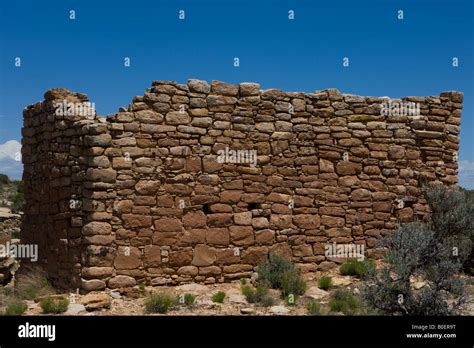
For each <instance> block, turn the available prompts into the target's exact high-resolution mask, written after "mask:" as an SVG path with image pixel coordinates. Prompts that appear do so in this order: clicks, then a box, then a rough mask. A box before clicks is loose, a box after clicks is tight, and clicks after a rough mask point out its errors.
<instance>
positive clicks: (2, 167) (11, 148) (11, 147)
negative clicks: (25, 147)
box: [0, 140, 23, 180]
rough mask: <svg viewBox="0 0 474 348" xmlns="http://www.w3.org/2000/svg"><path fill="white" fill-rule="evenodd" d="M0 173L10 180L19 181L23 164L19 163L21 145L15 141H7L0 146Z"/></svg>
mask: <svg viewBox="0 0 474 348" xmlns="http://www.w3.org/2000/svg"><path fill="white" fill-rule="evenodd" d="M0 173H2V174H6V175H8V176H9V177H10V178H11V179H15V180H18V179H21V176H22V173H23V163H21V144H20V143H19V142H18V141H16V140H9V141H7V142H6V143H4V144H0Z"/></svg>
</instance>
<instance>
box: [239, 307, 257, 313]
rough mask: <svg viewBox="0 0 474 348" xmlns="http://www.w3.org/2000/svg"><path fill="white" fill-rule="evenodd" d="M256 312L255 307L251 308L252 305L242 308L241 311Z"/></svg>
mask: <svg viewBox="0 0 474 348" xmlns="http://www.w3.org/2000/svg"><path fill="white" fill-rule="evenodd" d="M254 312H255V310H254V309H253V308H250V307H244V308H240V313H241V314H252V313H254Z"/></svg>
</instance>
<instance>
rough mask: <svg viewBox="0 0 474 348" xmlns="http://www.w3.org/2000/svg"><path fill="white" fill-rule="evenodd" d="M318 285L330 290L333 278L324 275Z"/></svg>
mask: <svg viewBox="0 0 474 348" xmlns="http://www.w3.org/2000/svg"><path fill="white" fill-rule="evenodd" d="M318 286H319V288H320V289H323V290H329V289H331V287H332V278H331V277H330V276H322V277H321V278H319V280H318Z"/></svg>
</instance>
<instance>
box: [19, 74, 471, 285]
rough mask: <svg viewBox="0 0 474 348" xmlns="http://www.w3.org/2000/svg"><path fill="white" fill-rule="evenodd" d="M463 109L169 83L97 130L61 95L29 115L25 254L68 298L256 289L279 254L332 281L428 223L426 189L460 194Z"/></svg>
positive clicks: (452, 103)
mask: <svg viewBox="0 0 474 348" xmlns="http://www.w3.org/2000/svg"><path fill="white" fill-rule="evenodd" d="M462 99H463V96H462V94H461V93H459V92H445V93H441V95H440V96H432V97H406V98H402V99H389V98H378V97H361V96H355V95H348V94H341V93H340V92H339V91H337V90H335V89H329V90H324V91H317V92H315V93H290V92H283V91H280V90H275V89H271V90H261V89H260V86H259V85H258V84H256V83H241V84H240V85H238V86H236V85H231V84H228V83H224V82H220V81H213V82H212V83H211V84H208V83H207V82H205V81H199V80H190V81H189V82H188V83H187V84H177V83H175V82H169V81H156V82H154V83H153V84H152V87H151V88H149V89H147V91H146V93H145V94H144V96H139V97H135V98H134V99H133V102H132V103H131V104H130V105H129V106H128V108H126V109H125V108H121V110H120V111H119V112H118V113H116V114H114V115H110V116H109V117H107V118H106V117H98V116H96V114H95V112H92V113H91V112H89V111H90V110H91V104H88V103H87V102H88V99H87V97H86V96H85V95H84V94H80V93H73V92H70V91H68V90H66V89H50V90H48V91H47V92H46V93H45V100H44V101H42V102H39V103H36V104H34V105H30V106H29V107H27V108H26V109H25V110H24V128H23V131H22V134H23V148H22V155H23V157H22V158H23V163H24V174H23V179H24V186H25V197H26V207H25V215H24V219H23V223H22V232H21V242H22V243H37V244H38V246H39V263H40V264H41V265H42V266H44V267H45V268H46V270H47V272H48V274H49V276H50V277H51V279H52V280H53V281H54V282H55V283H56V284H57V285H59V286H62V287H67V288H80V289H82V290H83V291H91V290H100V289H104V288H106V287H109V288H116V287H123V286H131V285H135V284H137V283H146V284H153V285H160V284H178V283H182V282H189V281H196V282H204V283H214V282H223V281H227V280H231V279H236V278H241V277H248V276H249V275H251V274H252V272H253V271H254V270H255V267H256V265H257V264H258V263H259V262H260V261H262V260H264V259H265V258H267V257H268V255H269V253H279V254H281V255H284V256H286V257H288V258H291V259H292V260H293V261H295V262H296V263H297V264H299V265H300V266H301V267H302V268H303V270H305V271H314V270H318V269H319V270H327V269H329V268H331V267H334V266H336V263H335V262H336V261H337V260H335V259H334V258H332V257H328V256H327V255H326V254H325V246H326V245H328V244H332V243H339V244H340V243H344V244H354V243H355V244H363V245H364V246H365V247H366V249H365V250H366V255H367V256H374V255H376V254H377V253H376V252H377V250H376V249H375V248H374V245H375V242H376V240H377V238H379V237H380V236H383V235H385V234H387V233H390V231H392V230H393V229H394V228H395V227H396V226H397V224H398V223H399V222H408V221H412V220H414V219H416V218H422V217H423V216H424V215H425V214H426V213H427V206H426V202H425V200H424V198H423V195H422V192H421V188H422V184H423V183H424V182H434V181H437V182H442V183H444V184H446V185H452V184H455V183H456V182H457V178H456V174H457V151H458V145H459V138H458V135H459V130H460V115H461V108H462Z"/></svg>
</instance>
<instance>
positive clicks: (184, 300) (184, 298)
mask: <svg viewBox="0 0 474 348" xmlns="http://www.w3.org/2000/svg"><path fill="white" fill-rule="evenodd" d="M195 300H196V295H193V294H184V295H179V296H178V298H177V299H176V302H178V303H179V304H184V305H186V306H191V305H193V304H194V301H195Z"/></svg>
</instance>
